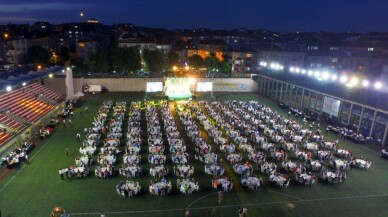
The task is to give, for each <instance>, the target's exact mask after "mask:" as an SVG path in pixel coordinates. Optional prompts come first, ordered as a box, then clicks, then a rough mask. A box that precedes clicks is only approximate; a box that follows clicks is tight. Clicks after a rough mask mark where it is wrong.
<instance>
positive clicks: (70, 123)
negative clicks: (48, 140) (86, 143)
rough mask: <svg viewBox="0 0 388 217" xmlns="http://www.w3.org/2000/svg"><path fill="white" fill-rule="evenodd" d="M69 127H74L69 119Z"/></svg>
mask: <svg viewBox="0 0 388 217" xmlns="http://www.w3.org/2000/svg"><path fill="white" fill-rule="evenodd" d="M68 122H69V126H70V125H71V126H73V123H72V122H71V119H70V118H69V121H68Z"/></svg>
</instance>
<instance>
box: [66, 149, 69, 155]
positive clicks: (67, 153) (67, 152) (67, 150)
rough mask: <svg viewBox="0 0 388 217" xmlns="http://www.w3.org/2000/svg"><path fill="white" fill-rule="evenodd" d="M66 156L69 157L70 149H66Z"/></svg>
mask: <svg viewBox="0 0 388 217" xmlns="http://www.w3.org/2000/svg"><path fill="white" fill-rule="evenodd" d="M65 154H66V156H69V148H65Z"/></svg>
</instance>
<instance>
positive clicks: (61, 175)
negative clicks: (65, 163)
mask: <svg viewBox="0 0 388 217" xmlns="http://www.w3.org/2000/svg"><path fill="white" fill-rule="evenodd" d="M59 176H60V177H61V180H64V179H65V178H64V177H63V172H62V170H61V169H59Z"/></svg>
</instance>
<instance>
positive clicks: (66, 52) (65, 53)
mask: <svg viewBox="0 0 388 217" xmlns="http://www.w3.org/2000/svg"><path fill="white" fill-rule="evenodd" d="M70 57H71V55H70V49H69V48H68V47H66V46H61V52H60V54H59V58H60V59H61V61H62V63H66V62H68V61H69V60H70Z"/></svg>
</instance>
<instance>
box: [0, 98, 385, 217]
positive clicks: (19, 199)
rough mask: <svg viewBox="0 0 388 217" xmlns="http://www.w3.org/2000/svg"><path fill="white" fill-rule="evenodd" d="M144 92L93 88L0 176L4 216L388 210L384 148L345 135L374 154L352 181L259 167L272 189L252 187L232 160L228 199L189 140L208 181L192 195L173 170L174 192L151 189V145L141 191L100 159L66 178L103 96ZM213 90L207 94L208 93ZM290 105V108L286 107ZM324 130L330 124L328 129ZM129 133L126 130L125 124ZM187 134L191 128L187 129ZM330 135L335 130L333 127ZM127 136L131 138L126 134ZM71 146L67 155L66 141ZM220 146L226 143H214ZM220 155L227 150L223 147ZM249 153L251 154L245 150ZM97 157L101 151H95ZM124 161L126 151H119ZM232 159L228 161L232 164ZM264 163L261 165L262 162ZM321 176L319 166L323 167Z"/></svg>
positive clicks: (321, 214) (376, 214)
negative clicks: (105, 175) (26, 159)
mask: <svg viewBox="0 0 388 217" xmlns="http://www.w3.org/2000/svg"><path fill="white" fill-rule="evenodd" d="M142 98H143V96H142V95H141V94H131V93H105V94H100V95H95V96H91V97H90V98H89V99H88V102H87V104H85V105H84V106H83V107H82V108H80V109H79V110H83V109H84V107H85V106H88V108H89V112H88V113H85V112H84V113H83V118H81V117H80V115H79V112H78V111H76V112H75V118H74V119H73V126H72V127H70V126H67V128H63V127H60V128H57V129H56V130H55V133H54V135H52V136H51V137H49V138H48V139H46V140H43V141H42V143H41V144H40V145H39V147H38V148H37V149H35V150H34V151H33V152H32V153H31V154H30V161H31V164H29V165H24V164H22V165H21V167H20V168H16V169H13V170H12V171H10V173H9V174H8V175H7V176H5V177H4V178H2V179H1V180H0V210H1V214H2V217H24V216H25V217H27V216H28V217H30V216H32V217H44V216H49V215H50V213H51V211H52V210H53V208H54V207H56V206H60V207H62V208H64V209H65V210H66V212H67V213H69V214H70V216H99V213H100V212H101V211H105V212H106V214H107V216H116V217H118V216H139V217H143V216H152V217H160V216H184V213H185V209H186V208H190V213H191V215H190V216H201V217H203V216H211V213H212V209H214V210H213V211H215V216H220V217H221V216H222V217H223V216H226V217H228V216H238V213H237V208H238V207H239V206H240V205H241V204H244V205H245V206H246V207H247V208H248V213H247V216H260V217H267V216H268V217H270V216H271V217H273V216H299V217H311V216H314V217H326V216H341V217H364V216H368V217H369V216H370V217H386V216H388V209H387V208H386V207H387V204H388V172H387V171H388V162H387V161H386V160H384V159H381V158H380V155H379V153H376V152H374V151H372V150H370V149H368V148H365V147H363V146H360V145H357V144H353V143H350V142H347V141H341V142H340V147H345V148H350V149H351V150H352V152H353V155H354V156H361V155H362V156H364V157H366V158H367V159H368V160H370V161H372V166H371V168H370V169H369V170H360V169H353V170H349V171H348V176H347V179H346V182H345V183H340V184H337V185H331V184H324V183H321V182H318V183H317V184H315V185H313V186H309V187H306V186H302V185H299V184H297V183H296V182H295V181H294V175H290V174H289V175H290V176H291V177H292V179H293V181H292V182H291V184H290V187H289V188H285V189H279V188H277V187H275V186H273V185H271V183H270V182H269V181H268V176H267V175H264V174H261V173H260V172H258V171H257V170H256V169H255V174H257V175H258V176H260V177H263V178H265V183H264V185H265V189H264V190H262V191H249V190H247V189H242V188H241V185H240V184H239V183H240V182H239V178H238V177H236V176H235V175H234V174H232V173H231V166H230V165H229V166H227V168H226V170H227V173H228V176H229V177H232V178H233V180H234V186H235V189H234V190H233V191H232V192H228V193H225V194H224V200H223V202H222V203H221V205H218V204H217V194H216V192H215V191H213V190H212V189H211V179H212V177H210V176H206V175H205V174H204V164H202V163H199V162H197V161H195V160H194V148H193V147H188V152H189V155H190V160H189V164H190V165H194V166H195V174H194V177H195V178H196V180H198V182H199V185H200V190H199V192H195V193H193V195H190V196H182V195H181V194H179V193H178V192H177V190H176V178H175V177H174V176H173V175H170V176H168V177H166V178H167V180H171V181H172V183H173V189H174V190H173V192H172V194H171V195H168V196H166V197H155V196H150V195H149V193H148V183H149V180H150V178H151V177H150V175H149V173H148V169H149V167H150V165H149V163H148V162H147V160H146V159H147V158H146V156H147V155H148V153H147V151H146V148H143V149H142V155H143V156H142V162H141V164H140V166H141V167H142V169H143V175H142V176H141V177H140V178H137V179H135V180H136V181H138V182H139V183H140V184H141V187H142V193H141V195H139V196H138V197H135V198H133V199H127V198H123V197H121V196H119V195H117V193H116V190H115V186H116V184H118V183H119V181H120V180H125V178H123V177H120V176H119V175H116V176H115V177H113V178H111V179H105V180H101V179H97V178H96V177H95V176H94V168H95V167H96V164H94V165H93V166H91V168H90V171H91V172H90V175H89V177H87V178H86V179H81V180H61V179H60V176H59V174H58V169H60V168H64V167H67V166H69V165H72V164H74V163H75V162H74V158H75V157H76V156H79V155H80V154H79V152H78V149H79V147H80V145H81V142H80V141H76V140H75V135H76V133H77V132H82V129H83V128H84V127H89V126H90V124H91V122H92V120H93V118H94V117H95V115H96V112H97V110H98V108H99V106H100V105H101V103H102V101H103V100H113V101H116V100H125V101H127V102H129V101H131V100H141V99H142ZM205 98H206V97H205ZM218 99H222V100H225V99H240V100H251V99H256V100H260V101H262V102H263V103H266V104H268V105H272V107H273V108H275V109H278V110H279V108H278V107H277V106H276V105H275V104H274V103H273V102H270V101H269V100H266V99H263V98H260V97H259V96H258V95H255V94H234V95H231V94H228V95H220V96H218ZM282 112H283V111H282ZM323 131H324V130H323ZM124 133H125V131H124ZM181 135H182V136H183V135H185V132H183V131H181ZM325 136H326V138H331V139H333V138H334V135H330V134H327V135H326V134H325ZM122 144H125V143H123V142H122ZM66 147H68V148H69V150H70V156H69V157H66V155H65V148H66ZM213 150H214V151H216V152H218V148H216V147H213ZM165 154H167V159H168V161H167V164H166V166H167V167H168V168H169V169H170V171H171V170H172V167H173V164H172V163H171V160H170V155H169V153H168V151H167V150H166V151H165ZM219 156H224V155H223V154H219ZM244 158H245V159H246V158H247V156H246V154H244ZM94 159H96V155H95V156H94ZM117 159H118V163H117V164H116V166H115V167H116V168H119V167H120V166H121V163H122V156H121V155H120V156H119V157H117ZM225 165H227V164H225ZM255 168H256V167H255ZM316 175H317V176H319V175H318V173H317V174H316ZM290 202H293V203H295V205H296V207H295V209H294V210H293V211H291V212H290V211H289V210H288V209H287V204H288V203H290Z"/></svg>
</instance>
